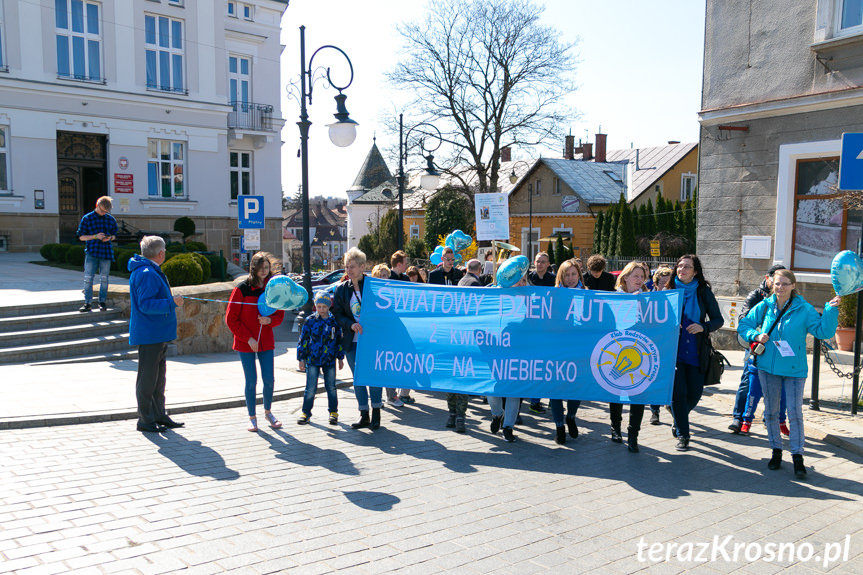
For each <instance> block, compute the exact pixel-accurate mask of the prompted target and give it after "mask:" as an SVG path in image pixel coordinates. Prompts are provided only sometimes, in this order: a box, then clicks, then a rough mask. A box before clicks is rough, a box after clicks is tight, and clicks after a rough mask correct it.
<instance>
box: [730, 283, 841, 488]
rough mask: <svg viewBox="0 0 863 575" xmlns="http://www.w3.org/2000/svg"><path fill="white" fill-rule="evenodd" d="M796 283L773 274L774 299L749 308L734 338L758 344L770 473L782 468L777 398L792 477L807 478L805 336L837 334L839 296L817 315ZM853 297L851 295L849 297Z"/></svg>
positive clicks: (768, 299)
mask: <svg viewBox="0 0 863 575" xmlns="http://www.w3.org/2000/svg"><path fill="white" fill-rule="evenodd" d="M796 288H797V278H796V277H795V276H794V273H793V272H792V271H791V270H785V269H783V270H777V271H776V272H775V273H774V274H773V295H771V296H770V297H768V298H767V299H765V300H763V301H762V302H761V303H759V304H758V305H756V306H755V307H753V308H752V309H751V310H750V311H749V313H748V314H746V315H745V316H743V317H741V318H740V323H739V324H738V326H737V333H738V334H740V335H741V336H742V337H743V339H745V340H746V341H748V342H751V343H758V344H760V348H759V347H757V346H756V348H754V349H753V350H752V353H753V354H754V355H755V368H756V369H758V379H759V380H760V381H761V387H762V391H763V392H764V419H765V420H766V422H767V437H768V439H769V441H770V448H771V449H772V450H773V453H772V457H771V458H770V461H769V462H768V464H767V467H768V468H769V469H773V470H776V469H779V468H780V467H781V466H782V435H781V434H780V431H779V404H780V394H781V391H782V390H784V391H785V394H786V398H787V399H788V401H787V403H788V422H789V423H790V424H791V425H790V435H789V437H788V441H789V443H790V444H791V459H792V460H793V461H794V475H795V476H796V477H797V478H798V479H804V478H805V477H806V466H805V465H804V464H803V444H804V435H803V387H804V385H805V384H806V375H807V373H808V371H809V366H808V365H807V361H806V334H807V333H811V334H812V336H813V337H815V338H816V339H830V338H831V337H833V336H834V335H835V334H836V326H837V325H838V320H839V307H838V306H839V302H840V301H841V298H840V297H839V296H836V297H834V298H833V299H831V300H830V301H829V302H827V303H826V304H825V305H824V313H823V314H819V313H818V312H817V311H816V310H815V308H814V307H812V304H810V303H809V302H807V301H806V300H805V299H803V298H802V297H801V296H800V295H798V293H797V289H796ZM850 297H856V296H850Z"/></svg>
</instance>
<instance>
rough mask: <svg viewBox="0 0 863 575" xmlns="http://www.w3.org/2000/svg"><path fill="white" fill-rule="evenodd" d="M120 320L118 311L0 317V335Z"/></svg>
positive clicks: (121, 315)
mask: <svg viewBox="0 0 863 575" xmlns="http://www.w3.org/2000/svg"><path fill="white" fill-rule="evenodd" d="M122 319H123V312H122V311H121V310H118V309H108V310H106V311H97V312H90V313H81V312H79V311H77V309H76V310H75V311H63V312H56V313H43V314H39V315H25V316H12V317H0V334H3V333H7V332H13V331H29V330H32V329H41V328H45V327H61V326H67V325H86V324H91V323H94V322H104V321H108V320H122Z"/></svg>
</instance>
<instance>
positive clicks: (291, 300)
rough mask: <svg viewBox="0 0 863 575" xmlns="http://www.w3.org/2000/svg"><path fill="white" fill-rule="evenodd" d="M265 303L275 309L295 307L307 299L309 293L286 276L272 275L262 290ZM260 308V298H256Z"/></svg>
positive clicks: (298, 306) (304, 302)
mask: <svg viewBox="0 0 863 575" xmlns="http://www.w3.org/2000/svg"><path fill="white" fill-rule="evenodd" d="M263 295H264V296H265V300H264V302H265V304H266V305H267V306H268V307H270V308H275V309H284V310H287V309H297V308H300V307H303V306H304V305H305V304H306V302H307V301H309V293H308V292H307V291H306V290H305V289H304V288H303V287H302V286H300V285H299V284H297V282H295V281H294V280H292V279H291V278H289V277H288V276H273V277H271V278H270V281H268V282H267V287H266V289H265V290H264V293H263ZM258 309H260V300H258Z"/></svg>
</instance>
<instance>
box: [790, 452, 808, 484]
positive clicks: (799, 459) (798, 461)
mask: <svg viewBox="0 0 863 575" xmlns="http://www.w3.org/2000/svg"><path fill="white" fill-rule="evenodd" d="M791 460H792V461H793V462H794V477H796V478H797V479H806V466H805V465H803V455H802V454H800V453H795V454H793V455H792V456H791Z"/></svg>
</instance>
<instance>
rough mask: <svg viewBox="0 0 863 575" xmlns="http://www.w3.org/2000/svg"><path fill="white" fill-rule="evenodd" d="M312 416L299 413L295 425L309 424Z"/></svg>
mask: <svg viewBox="0 0 863 575" xmlns="http://www.w3.org/2000/svg"><path fill="white" fill-rule="evenodd" d="M311 418H312V416H311V415H310V414H308V413H300V416H299V417H298V418H297V423H298V424H300V425H305V424H307V423H308V422H309V420H310V419H311Z"/></svg>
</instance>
